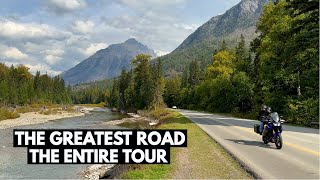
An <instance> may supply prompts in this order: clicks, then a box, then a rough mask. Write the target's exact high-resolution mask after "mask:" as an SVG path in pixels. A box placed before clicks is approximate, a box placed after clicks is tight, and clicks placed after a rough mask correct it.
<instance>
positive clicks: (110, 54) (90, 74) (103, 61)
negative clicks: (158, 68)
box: [61, 38, 157, 85]
mask: <svg viewBox="0 0 320 180" xmlns="http://www.w3.org/2000/svg"><path fill="white" fill-rule="evenodd" d="M137 54H149V55H151V56H152V57H156V56H157V55H156V54H155V52H154V51H153V50H151V49H149V48H148V47H147V46H145V45H143V44H141V43H140V42H138V41H137V40H136V39H133V38H131V39H128V40H127V41H125V42H124V43H121V44H112V45H110V46H109V47H107V48H106V49H101V50H99V51H97V52H96V53H95V54H93V55H92V56H90V57H89V58H87V59H85V60H83V61H82V62H81V63H79V64H78V65H76V66H75V67H73V68H71V69H69V70H67V71H65V72H63V73H62V74H61V77H62V78H63V79H64V80H65V82H66V83H67V84H71V85H74V84H80V83H85V82H92V81H98V80H103V79H109V78H113V77H115V76H118V75H120V73H121V70H122V68H123V67H124V68H126V69H127V70H128V69H129V68H130V64H131V60H132V59H133V58H134V57H135V56H136V55H137Z"/></svg>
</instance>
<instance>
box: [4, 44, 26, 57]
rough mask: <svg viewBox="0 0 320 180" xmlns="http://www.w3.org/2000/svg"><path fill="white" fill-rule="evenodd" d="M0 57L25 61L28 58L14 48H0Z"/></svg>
mask: <svg viewBox="0 0 320 180" xmlns="http://www.w3.org/2000/svg"><path fill="white" fill-rule="evenodd" d="M0 55H1V56H3V57H4V58H6V59H15V60H26V59H28V58H29V56H28V55H27V54H25V53H23V52H22V51H20V50H19V49H18V48H16V47H8V46H3V45H1V46H0Z"/></svg>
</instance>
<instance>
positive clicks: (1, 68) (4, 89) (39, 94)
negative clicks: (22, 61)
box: [0, 63, 71, 106]
mask: <svg viewBox="0 0 320 180" xmlns="http://www.w3.org/2000/svg"><path fill="white" fill-rule="evenodd" d="M70 94H71V89H70V88H68V87H66V86H65V83H64V81H63V79H61V78H60V77H59V76H56V77H53V78H52V77H50V76H48V75H47V74H43V75H41V74H40V72H37V73H36V75H32V74H31V73H30V72H29V68H27V67H25V66H23V65H19V66H17V67H14V66H11V67H7V66H6V65H5V64H2V63H0V106H16V105H20V106H22V105H27V104H33V103H57V104H63V103H71V98H70Z"/></svg>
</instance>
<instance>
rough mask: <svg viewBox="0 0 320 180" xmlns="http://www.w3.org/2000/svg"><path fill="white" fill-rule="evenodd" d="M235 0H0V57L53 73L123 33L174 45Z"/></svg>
mask: <svg viewBox="0 0 320 180" xmlns="http://www.w3.org/2000/svg"><path fill="white" fill-rule="evenodd" d="M239 2H240V0H23V1H22V0H1V1H0V62H4V63H6V64H7V65H11V64H14V65H16V64H25V65H27V66H28V67H29V68H30V71H31V72H33V73H34V72H35V71H37V70H40V71H41V72H42V73H45V72H48V74H51V75H57V74H60V73H61V72H63V71H65V70H67V69H69V68H71V67H73V66H74V65H76V64H78V63H79V62H81V61H82V60H84V59H85V58H87V57H89V56H90V55H92V54H93V53H94V52H96V51H97V50H99V49H103V48H106V47H108V45H110V44H115V43H121V42H124V41H125V40H126V39H128V38H131V37H133V38H136V39H137V40H138V41H140V42H142V43H143V44H145V45H147V46H148V47H149V48H151V49H154V50H155V52H156V53H157V54H158V55H163V54H166V53H169V52H171V51H173V50H174V49H175V48H176V47H177V46H178V45H179V44H180V43H181V42H182V41H183V40H184V39H185V38H186V37H187V36H188V35H189V34H191V33H192V32H194V31H195V30H196V29H197V28H198V27H199V26H201V25H202V24H203V23H205V22H206V21H208V20H209V19H210V18H212V17H213V16H216V15H218V14H222V13H224V12H225V11H226V10H228V9H230V8H231V7H232V6H234V5H236V4H237V3H239Z"/></svg>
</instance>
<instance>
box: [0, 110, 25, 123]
mask: <svg viewBox="0 0 320 180" xmlns="http://www.w3.org/2000/svg"><path fill="white" fill-rule="evenodd" d="M18 117H20V115H19V113H18V112H16V111H10V110H9V109H7V108H0V121H1V120H5V119H15V118H18Z"/></svg>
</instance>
